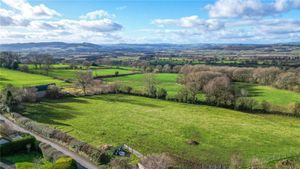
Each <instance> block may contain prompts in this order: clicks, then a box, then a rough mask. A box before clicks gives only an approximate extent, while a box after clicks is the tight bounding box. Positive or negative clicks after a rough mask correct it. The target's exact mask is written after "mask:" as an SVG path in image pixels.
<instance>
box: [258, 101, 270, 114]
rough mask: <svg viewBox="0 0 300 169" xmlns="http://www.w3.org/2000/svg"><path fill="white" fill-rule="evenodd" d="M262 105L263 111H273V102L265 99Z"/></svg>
mask: <svg viewBox="0 0 300 169" xmlns="http://www.w3.org/2000/svg"><path fill="white" fill-rule="evenodd" d="M261 107H262V109H263V111H265V112H270V111H271V108H272V105H271V103H269V102H267V101H265V100H263V101H262V102H261Z"/></svg>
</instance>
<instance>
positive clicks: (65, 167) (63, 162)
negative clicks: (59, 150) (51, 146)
mask: <svg viewBox="0 0 300 169" xmlns="http://www.w3.org/2000/svg"><path fill="white" fill-rule="evenodd" d="M52 169H77V163H76V161H75V160H74V159H72V158H70V157H60V158H59V159H58V160H56V161H55V163H54V164H53V167H52Z"/></svg>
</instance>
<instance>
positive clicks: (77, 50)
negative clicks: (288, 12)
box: [0, 42, 300, 55]
mask: <svg viewBox="0 0 300 169" xmlns="http://www.w3.org/2000/svg"><path fill="white" fill-rule="evenodd" d="M286 46H300V42H293V43H282V44H279V43H278V44H207V43H203V44H164V43H162V44H107V45H97V44H93V43H64V42H38V43H13V44H0V51H16V52H25V53H26V52H33V51H37V52H49V53H55V54H62V55H70V54H81V53H84V54H87V53H89V54H97V53H105V52H109V53H112V52H134V53H135V52H142V53H152V52H157V51H161V50H189V49H197V50H201V49H213V50H253V49H256V48H281V47H286Z"/></svg>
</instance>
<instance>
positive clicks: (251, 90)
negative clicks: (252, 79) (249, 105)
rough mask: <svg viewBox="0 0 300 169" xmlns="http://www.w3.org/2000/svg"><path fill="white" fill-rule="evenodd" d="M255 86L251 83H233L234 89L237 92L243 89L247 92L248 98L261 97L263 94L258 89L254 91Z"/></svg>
mask: <svg viewBox="0 0 300 169" xmlns="http://www.w3.org/2000/svg"><path fill="white" fill-rule="evenodd" d="M255 86H256V85H255V84H251V83H240V82H236V83H235V88H236V89H239V90H241V89H245V90H246V91H248V96H249V97H255V96H261V95H262V94H263V92H262V91H261V90H260V89H256V88H255Z"/></svg>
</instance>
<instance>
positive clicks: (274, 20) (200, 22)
mask: <svg viewBox="0 0 300 169" xmlns="http://www.w3.org/2000/svg"><path fill="white" fill-rule="evenodd" d="M54 41H55V42H58V41H59V42H72V43H81V42H89V43H96V44H117V43H131V44H133V43H134V44H137V43H176V44H197V43H285V42H300V0H175V1H173V0H0V43H2V44H3V43H25V42H54Z"/></svg>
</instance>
